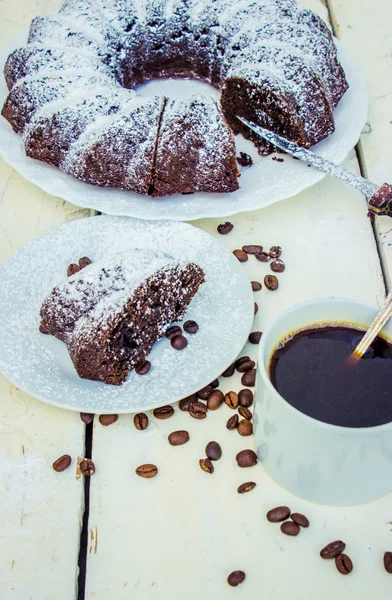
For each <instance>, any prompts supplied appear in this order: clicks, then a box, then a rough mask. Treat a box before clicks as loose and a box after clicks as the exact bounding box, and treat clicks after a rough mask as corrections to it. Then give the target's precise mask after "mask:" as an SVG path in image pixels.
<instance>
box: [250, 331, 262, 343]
mask: <svg viewBox="0 0 392 600" xmlns="http://www.w3.org/2000/svg"><path fill="white" fill-rule="evenodd" d="M262 335H263V334H262V332H261V331H252V333H250V334H249V337H248V340H249V342H250V343H251V344H258V343H259V342H260V339H261V336H262Z"/></svg>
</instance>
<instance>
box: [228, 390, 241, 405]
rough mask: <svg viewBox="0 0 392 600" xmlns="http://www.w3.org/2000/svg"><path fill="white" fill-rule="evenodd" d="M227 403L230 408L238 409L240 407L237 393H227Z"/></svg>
mask: <svg viewBox="0 0 392 600" xmlns="http://www.w3.org/2000/svg"><path fill="white" fill-rule="evenodd" d="M225 402H226V404H227V406H228V407H229V408H237V406H238V402H239V400H238V396H237V394H236V393H235V392H227V394H225Z"/></svg>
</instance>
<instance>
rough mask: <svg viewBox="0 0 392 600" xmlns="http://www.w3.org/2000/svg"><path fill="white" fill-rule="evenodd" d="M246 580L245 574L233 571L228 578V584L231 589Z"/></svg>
mask: <svg viewBox="0 0 392 600" xmlns="http://www.w3.org/2000/svg"><path fill="white" fill-rule="evenodd" d="M244 579H245V573H244V572H243V571H233V572H232V573H230V575H229V576H228V578H227V583H228V584H229V585H231V587H237V585H239V584H240V583H242V582H243V581H244Z"/></svg>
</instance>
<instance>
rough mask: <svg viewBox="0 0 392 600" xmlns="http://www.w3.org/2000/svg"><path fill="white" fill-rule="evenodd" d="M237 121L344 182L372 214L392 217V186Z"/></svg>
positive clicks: (267, 131)
mask: <svg viewBox="0 0 392 600" xmlns="http://www.w3.org/2000/svg"><path fill="white" fill-rule="evenodd" d="M237 119H239V120H240V121H241V122H242V123H244V125H246V126H247V127H249V129H251V130H252V131H253V132H254V133H256V134H257V135H259V136H260V137H262V138H264V139H265V140H267V141H268V142H270V143H271V144H273V145H274V146H277V147H278V148H280V149H281V150H284V151H285V152H288V153H289V154H291V155H292V156H295V158H299V159H300V160H303V161H305V162H306V163H308V164H309V165H312V166H313V167H316V168H317V169H320V171H324V172H325V173H328V174H329V175H332V176H333V177H336V178H337V179H340V180H341V181H344V183H347V184H348V185H352V186H353V187H355V188H356V189H357V190H359V191H360V192H362V193H363V194H364V196H365V197H366V200H367V201H368V205H369V210H370V211H371V212H372V213H374V214H377V215H387V216H389V217H392V185H390V184H389V183H384V184H383V185H382V186H381V187H380V186H378V185H377V184H376V183H372V182H371V181H369V179H365V177H361V176H360V175H355V174H354V173H351V171H348V170H347V169H344V168H343V167H340V166H339V165H336V164H335V163H333V162H331V161H330V160H327V159H326V158H323V157H322V156H320V155H319V154H315V152H311V150H306V148H302V147H301V146H299V145H298V144H296V143H295V142H290V141H289V140H286V139H285V138H284V137H282V136H280V135H278V134H277V133H273V132H272V131H269V130H268V129H264V127H260V125H256V124H255V123H252V122H251V121H247V120H246V119H243V118H242V117H238V116H237Z"/></svg>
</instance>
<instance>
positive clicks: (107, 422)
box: [99, 415, 118, 427]
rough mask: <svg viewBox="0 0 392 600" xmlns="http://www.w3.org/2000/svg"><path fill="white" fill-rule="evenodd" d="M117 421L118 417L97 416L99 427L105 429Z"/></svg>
mask: <svg viewBox="0 0 392 600" xmlns="http://www.w3.org/2000/svg"><path fill="white" fill-rule="evenodd" d="M117 419H118V415H99V422H100V423H101V425H105V427H107V426H108V425H112V424H113V423H115V422H116V421H117Z"/></svg>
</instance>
